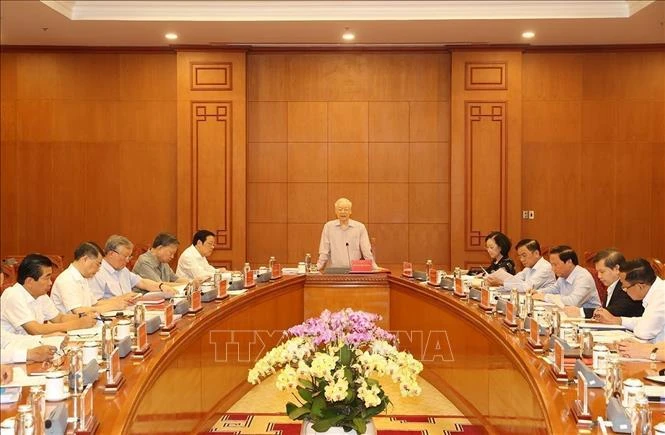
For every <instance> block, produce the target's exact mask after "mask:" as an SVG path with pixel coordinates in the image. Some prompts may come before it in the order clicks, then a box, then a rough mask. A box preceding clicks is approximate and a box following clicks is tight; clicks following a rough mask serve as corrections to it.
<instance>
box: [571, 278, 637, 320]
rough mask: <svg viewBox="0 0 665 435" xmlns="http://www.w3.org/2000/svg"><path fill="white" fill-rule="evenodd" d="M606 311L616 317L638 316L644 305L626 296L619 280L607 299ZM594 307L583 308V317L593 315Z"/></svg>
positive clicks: (588, 317)
mask: <svg viewBox="0 0 665 435" xmlns="http://www.w3.org/2000/svg"><path fill="white" fill-rule="evenodd" d="M605 308H606V309H607V311H609V312H610V313H611V314H612V315H613V316H617V317H640V316H642V313H644V307H643V306H642V301H634V300H632V299H631V298H630V296H628V293H626V292H625V291H623V287H621V281H619V282H618V283H617V285H616V287H614V291H613V292H612V297H611V298H610V300H609V301H607V306H605ZM594 310H595V308H585V309H584V317H586V318H587V319H590V318H591V317H592V316H593V311H594Z"/></svg>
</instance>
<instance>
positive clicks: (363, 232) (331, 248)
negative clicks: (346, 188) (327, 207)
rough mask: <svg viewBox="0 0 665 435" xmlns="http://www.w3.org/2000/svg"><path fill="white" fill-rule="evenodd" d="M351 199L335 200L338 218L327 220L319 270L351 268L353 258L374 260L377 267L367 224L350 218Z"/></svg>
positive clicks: (320, 251) (322, 236)
mask: <svg viewBox="0 0 665 435" xmlns="http://www.w3.org/2000/svg"><path fill="white" fill-rule="evenodd" d="M351 207H352V204H351V201H349V200H348V199H346V198H340V199H338V200H337V201H335V215H337V219H335V220H332V221H329V222H327V223H326V224H325V225H324V226H323V231H322V232H321V243H319V261H317V263H316V265H317V266H318V268H319V270H323V268H324V267H347V268H351V261H352V260H360V259H365V260H372V267H373V268H374V269H376V268H377V265H376V263H375V262H374V256H373V255H372V246H371V245H370V243H369V236H368V235H367V229H366V228H365V225H363V224H362V223H360V222H358V221H354V220H353V219H350V217H351Z"/></svg>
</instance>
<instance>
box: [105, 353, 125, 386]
mask: <svg viewBox="0 0 665 435" xmlns="http://www.w3.org/2000/svg"><path fill="white" fill-rule="evenodd" d="M108 361H109V364H108V369H107V371H106V384H107V385H117V383H118V378H120V377H121V376H122V372H121V371H120V351H119V350H118V348H117V347H116V348H114V349H113V352H111V355H110V356H109V359H108Z"/></svg>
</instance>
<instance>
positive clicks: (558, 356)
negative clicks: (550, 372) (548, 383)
mask: <svg viewBox="0 0 665 435" xmlns="http://www.w3.org/2000/svg"><path fill="white" fill-rule="evenodd" d="M565 355H566V352H565V350H564V348H563V344H561V342H560V341H559V340H554V370H555V371H556V373H557V374H559V375H564V374H566V369H565V368H564V365H563V364H564V358H565Z"/></svg>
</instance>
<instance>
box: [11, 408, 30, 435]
mask: <svg viewBox="0 0 665 435" xmlns="http://www.w3.org/2000/svg"><path fill="white" fill-rule="evenodd" d="M14 433H15V434H16V435H34V433H35V417H34V415H33V414H32V406H31V405H29V404H26V405H19V406H18V413H17V414H16V420H15V422H14Z"/></svg>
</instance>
